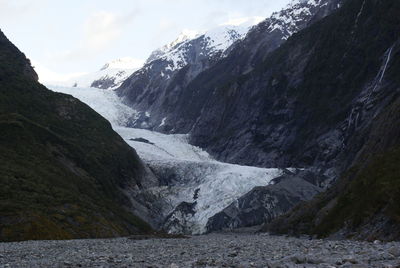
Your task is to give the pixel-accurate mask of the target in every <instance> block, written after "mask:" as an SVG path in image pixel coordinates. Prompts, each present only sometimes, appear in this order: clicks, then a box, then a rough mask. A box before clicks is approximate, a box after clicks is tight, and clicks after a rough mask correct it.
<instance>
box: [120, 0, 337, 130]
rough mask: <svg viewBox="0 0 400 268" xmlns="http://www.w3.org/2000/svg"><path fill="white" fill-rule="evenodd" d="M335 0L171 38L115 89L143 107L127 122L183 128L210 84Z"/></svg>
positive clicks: (238, 70)
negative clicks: (168, 47) (169, 45)
mask: <svg viewBox="0 0 400 268" xmlns="http://www.w3.org/2000/svg"><path fill="white" fill-rule="evenodd" d="M340 2H341V1H339V0H335V1H328V0H321V1H314V0H309V1H300V0H297V1H293V2H291V3H290V4H289V5H288V6H287V7H286V8H285V9H283V10H282V11H280V12H276V13H274V14H273V15H272V16H271V17H270V18H268V19H266V20H264V21H263V22H261V23H260V24H258V25H256V26H254V27H250V28H249V27H248V25H246V24H245V25H244V26H245V27H244V29H245V30H244V29H243V26H235V27H233V26H224V27H222V28H219V29H216V30H214V31H211V32H210V33H209V34H205V35H201V36H199V37H198V38H196V39H192V40H188V41H186V42H183V43H180V44H177V45H176V46H175V47H174V48H175V49H174V50H173V51H171V52H170V53H167V54H166V55H165V54H162V53H161V55H164V56H162V57H161V59H159V60H153V61H152V62H151V63H150V64H147V65H145V66H144V67H143V68H142V69H141V70H139V71H138V72H136V73H135V74H133V75H132V76H131V77H130V78H129V79H128V80H126V81H125V82H124V83H123V84H122V85H121V87H120V88H119V89H117V92H118V93H119V95H120V96H122V97H124V98H125V100H126V102H127V103H128V104H129V105H131V106H132V107H135V109H138V111H141V112H142V113H143V116H142V117H141V118H140V119H139V120H138V121H136V122H133V123H132V125H134V126H138V127H143V128H150V129H155V130H157V131H162V132H167V133H188V132H189V131H190V130H191V129H192V128H193V126H194V124H195V123H196V121H197V119H198V118H199V116H200V114H201V112H202V110H203V108H204V106H205V104H206V103H207V99H208V98H209V96H211V95H212V94H213V90H214V89H215V87H217V86H220V85H223V84H226V83H228V82H229V81H230V80H233V79H234V78H235V77H236V76H238V75H241V74H242V73H246V72H249V71H250V70H251V69H252V68H253V66H255V65H256V64H257V63H258V62H260V61H262V59H263V58H264V57H265V55H267V54H268V53H269V52H271V51H273V50H275V49H276V48H277V47H279V46H280V45H281V44H282V43H284V42H285V41H286V40H287V38H288V37H289V36H291V35H292V34H293V33H296V32H297V31H299V30H301V29H303V28H305V27H307V26H308V25H309V24H311V23H313V22H315V21H317V20H318V19H320V18H322V17H324V16H326V15H327V14H329V13H330V12H332V10H335V9H336V8H337V7H338V6H339V3H340ZM238 27H239V29H238ZM240 28H242V30H240ZM249 29H250V31H249V33H248V34H247V31H248V30H249ZM213 36H215V37H213ZM221 37H223V38H221ZM244 37H245V38H244ZM210 39H211V40H213V39H216V40H221V39H222V40H223V41H222V42H221V41H215V42H209V41H208V40H210ZM242 39H243V40H242ZM228 41H229V42H228ZM234 41H235V42H234ZM218 44H222V45H218ZM215 47H216V48H222V49H215ZM211 67H212V68H211ZM146 112H147V114H148V115H149V116H145V113H146Z"/></svg>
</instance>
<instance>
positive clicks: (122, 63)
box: [63, 57, 143, 89]
mask: <svg viewBox="0 0 400 268" xmlns="http://www.w3.org/2000/svg"><path fill="white" fill-rule="evenodd" d="M142 65H143V63H142V62H141V61H140V60H137V59H133V58H128V57H126V58H120V59H116V60H113V61H110V62H108V63H106V64H104V65H103V67H101V69H100V70H98V71H97V72H94V73H89V74H85V75H82V76H79V77H74V78H73V79H71V80H69V81H67V82H63V84H65V85H66V86H73V87H81V88H88V87H95V88H101V89H115V88H117V87H119V86H120V85H121V84H122V82H124V81H125V80H126V79H127V78H128V77H129V76H130V75H131V74H133V73H134V72H135V71H137V70H138V69H140V68H141V67H142Z"/></svg>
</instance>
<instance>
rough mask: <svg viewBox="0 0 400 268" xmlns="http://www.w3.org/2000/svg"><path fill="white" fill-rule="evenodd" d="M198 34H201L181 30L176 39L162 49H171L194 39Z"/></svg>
mask: <svg viewBox="0 0 400 268" xmlns="http://www.w3.org/2000/svg"><path fill="white" fill-rule="evenodd" d="M200 34H201V33H200V32H198V31H194V30H183V31H182V32H181V33H180V34H179V35H178V38H176V39H175V40H174V41H172V42H171V43H170V44H168V45H166V46H164V47H163V48H165V50H168V49H171V48H173V47H175V46H176V45H178V44H180V43H182V42H184V41H187V40H191V39H195V38H196V37H198V36H199V35H200Z"/></svg>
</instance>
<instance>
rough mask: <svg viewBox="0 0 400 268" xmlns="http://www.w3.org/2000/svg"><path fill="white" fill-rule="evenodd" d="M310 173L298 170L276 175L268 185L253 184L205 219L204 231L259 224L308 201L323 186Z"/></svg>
mask: <svg viewBox="0 0 400 268" xmlns="http://www.w3.org/2000/svg"><path fill="white" fill-rule="evenodd" d="M317 181H318V179H316V178H315V175H314V174H313V173H311V172H305V171H300V172H297V174H296V173H292V172H288V174H286V175H283V176H281V177H278V178H276V179H274V180H273V181H272V183H271V184H270V185H268V186H260V187H255V188H254V189H253V190H251V191H250V192H248V193H247V194H245V195H244V196H242V197H240V198H239V199H238V200H236V201H235V202H233V203H232V204H231V205H229V206H228V207H227V208H225V209H224V210H223V211H221V212H220V213H218V214H216V215H215V216H213V217H211V218H210V219H209V220H208V222H207V231H208V232H212V231H219V230H232V229H235V228H240V227H250V226H256V225H262V224H264V223H266V222H270V221H271V220H273V219H275V218H276V217H277V216H279V215H281V214H283V213H285V212H287V211H289V210H290V209H291V208H293V207H294V206H295V205H297V204H299V203H300V202H303V201H308V200H311V199H312V198H313V197H314V196H315V195H316V194H318V193H320V192H321V191H322V188H320V187H318V186H316V183H317Z"/></svg>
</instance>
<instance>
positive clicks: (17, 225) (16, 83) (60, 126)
mask: <svg viewBox="0 0 400 268" xmlns="http://www.w3.org/2000/svg"><path fill="white" fill-rule="evenodd" d="M149 174H150V173H148V171H146V169H145V167H144V166H143V164H142V162H141V160H140V159H139V157H138V156H137V154H136V152H135V151H134V150H133V149H132V148H131V147H129V146H128V145H127V144H126V143H125V142H124V141H123V140H122V139H121V138H120V137H119V136H118V135H117V134H116V133H115V132H114V131H113V130H112V129H111V126H110V124H109V122H107V121H106V120H105V119H104V118H102V117H101V116H99V115H98V114H97V113H96V112H95V111H93V110H92V109H91V108H89V107H88V106H86V105H85V104H83V103H81V102H80V101H79V100H77V99H75V98H73V97H71V96H68V95H64V94H57V93H54V92H51V91H49V90H48V89H46V88H45V87H44V86H42V85H41V84H39V83H38V82H37V75H36V73H35V72H34V70H33V68H32V67H31V65H30V62H29V60H28V59H26V57H25V56H24V54H22V53H21V52H20V51H19V50H18V49H17V48H16V47H15V46H14V45H12V44H11V42H10V41H9V40H8V39H7V38H6V37H5V36H4V34H3V33H2V32H0V241H10V240H27V239H67V238H69V239H70V238H95V237H115V236H122V235H128V234H132V233H140V232H146V231H149V230H150V227H149V225H148V224H146V223H145V222H144V221H143V220H141V219H140V218H139V217H137V216H135V215H134V214H133V213H132V212H133V211H134V207H133V206H132V203H131V202H130V200H129V198H128V197H127V196H126V195H124V193H123V191H122V190H121V188H124V189H136V188H141V187H143V186H145V185H146V184H148V183H150V182H151V181H150V179H151V176H150V175H149Z"/></svg>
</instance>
